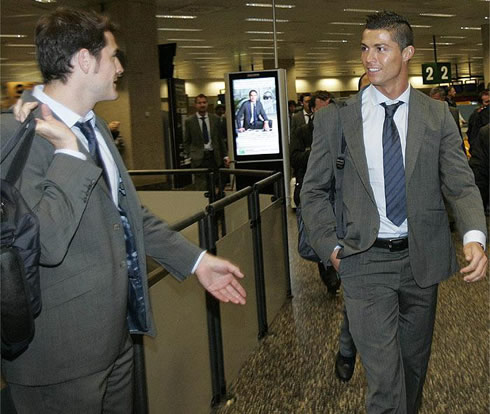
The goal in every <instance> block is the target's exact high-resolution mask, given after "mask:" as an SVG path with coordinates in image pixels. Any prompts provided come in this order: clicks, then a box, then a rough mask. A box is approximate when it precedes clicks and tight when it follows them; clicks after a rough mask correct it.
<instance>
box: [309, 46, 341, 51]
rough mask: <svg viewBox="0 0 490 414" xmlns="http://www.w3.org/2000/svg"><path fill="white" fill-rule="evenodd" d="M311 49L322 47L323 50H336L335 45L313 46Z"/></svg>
mask: <svg viewBox="0 0 490 414" xmlns="http://www.w3.org/2000/svg"><path fill="white" fill-rule="evenodd" d="M312 49H323V50H337V49H338V47H336V46H314V47H312Z"/></svg>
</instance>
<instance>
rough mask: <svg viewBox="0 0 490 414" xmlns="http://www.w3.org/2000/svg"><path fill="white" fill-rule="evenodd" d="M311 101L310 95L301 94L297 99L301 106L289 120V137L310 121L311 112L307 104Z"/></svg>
mask: <svg viewBox="0 0 490 414" xmlns="http://www.w3.org/2000/svg"><path fill="white" fill-rule="evenodd" d="M310 99H311V93H302V94H301V95H300V97H299V103H300V104H301V105H302V107H303V108H302V110H301V111H298V112H296V113H295V114H294V115H293V118H292V120H291V136H292V135H293V134H294V133H295V131H296V129H298V128H299V127H300V126H301V125H306V124H308V123H309V122H310V119H311V115H312V114H311V110H310V105H309V104H308V102H309V101H310Z"/></svg>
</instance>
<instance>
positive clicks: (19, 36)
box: [0, 34, 27, 39]
mask: <svg viewBox="0 0 490 414" xmlns="http://www.w3.org/2000/svg"><path fill="white" fill-rule="evenodd" d="M0 37H8V38H15V39H21V38H23V37H27V35H21V34H0Z"/></svg>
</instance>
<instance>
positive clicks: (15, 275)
mask: <svg viewBox="0 0 490 414" xmlns="http://www.w3.org/2000/svg"><path fill="white" fill-rule="evenodd" d="M34 130H35V121H34V119H33V117H32V116H30V117H28V119H27V120H26V121H25V122H23V123H22V124H21V125H20V127H19V128H18V129H17V131H16V132H15V134H14V135H13V136H12V137H11V138H10V139H9V141H8V142H7V143H6V144H5V146H4V148H2V155H1V163H2V164H4V165H5V163H6V162H5V161H6V159H7V157H8V156H9V155H10V154H14V155H13V157H12V158H11V162H10V163H9V166H8V168H7V171H2V177H5V178H4V179H2V180H1V181H0V193H1V198H0V236H1V237H0V277H1V305H0V306H1V334H2V358H5V359H9V360H12V359H14V358H16V357H17V356H19V355H20V354H21V353H22V352H23V351H25V350H26V349H27V347H28V345H29V343H30V342H31V341H32V338H33V337H34V318H35V317H36V316H37V315H38V314H39V312H40V311H41V292H40V281H39V268H38V266H39V257H40V252H41V249H40V243H39V222H38V219H37V217H36V215H35V214H34V213H33V212H32V211H31V210H30V208H29V206H28V205H27V203H26V202H25V200H24V199H23V198H22V196H21V194H20V193H19V191H18V190H17V189H16V188H15V186H14V185H15V183H16V182H17V180H18V179H19V177H20V174H21V173H22V170H23V169H24V165H25V163H26V161H27V157H28V155H29V151H30V148H31V144H32V140H33V138H34V134H35V131H34ZM15 147H17V150H16V152H15V153H14V152H13V150H14V149H15ZM4 165H2V167H3V166H4Z"/></svg>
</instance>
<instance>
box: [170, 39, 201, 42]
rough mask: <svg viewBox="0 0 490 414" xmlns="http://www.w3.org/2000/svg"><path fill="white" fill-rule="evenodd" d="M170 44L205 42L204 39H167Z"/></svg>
mask: <svg viewBox="0 0 490 414" xmlns="http://www.w3.org/2000/svg"><path fill="white" fill-rule="evenodd" d="M167 40H168V41H170V42H204V39H167Z"/></svg>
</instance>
